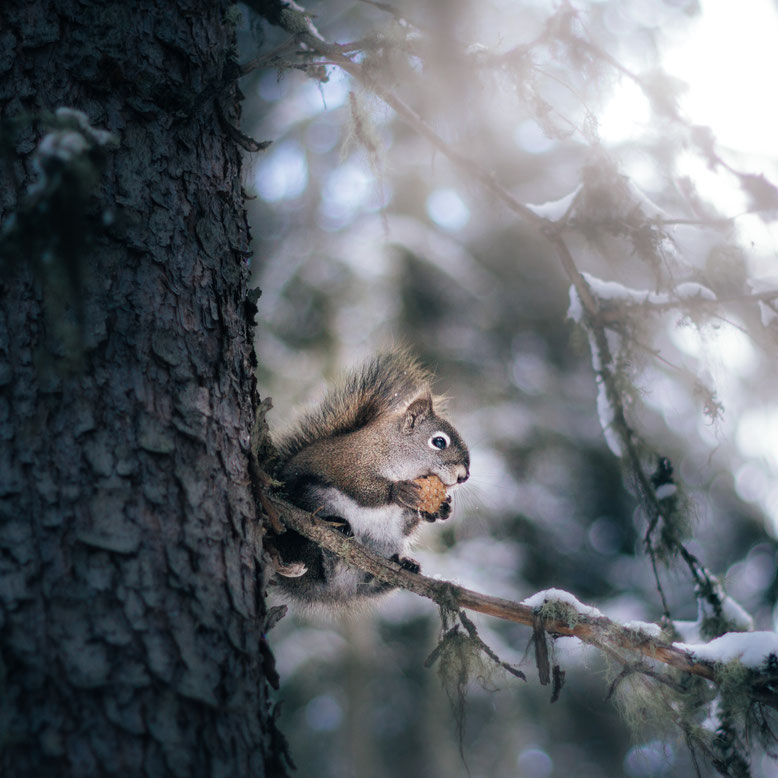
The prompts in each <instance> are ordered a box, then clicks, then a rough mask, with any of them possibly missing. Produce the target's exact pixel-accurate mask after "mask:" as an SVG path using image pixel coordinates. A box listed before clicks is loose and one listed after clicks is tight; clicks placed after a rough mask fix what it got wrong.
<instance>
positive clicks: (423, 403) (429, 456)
mask: <svg viewBox="0 0 778 778" xmlns="http://www.w3.org/2000/svg"><path fill="white" fill-rule="evenodd" d="M387 422H388V423H389V424H392V425H396V429H395V430H394V431H392V430H386V432H387V433H388V435H387V437H386V438H385V440H387V441H388V442H390V444H391V450H390V451H388V452H387V454H388V456H387V469H386V472H385V473H384V475H385V476H387V477H388V478H390V479H391V480H395V481H402V480H413V479H416V478H420V477H421V476H425V475H436V476H437V477H438V478H440V480H441V481H443V483H444V484H445V485H446V487H452V486H456V485H457V484H461V483H464V482H465V481H466V480H467V479H468V478H469V477H470V453H469V451H468V450H467V445H466V444H465V441H464V440H462V438H461V436H460V434H459V433H458V432H457V431H456V430H455V429H454V427H453V426H452V425H451V424H450V423H449V422H448V421H446V419H444V418H443V417H442V416H439V415H438V414H437V413H436V412H435V409H434V407H433V398H432V394H431V393H430V392H425V393H424V394H421V395H419V396H418V397H416V398H415V399H413V400H412V401H411V402H410V404H409V405H408V406H407V407H406V408H405V410H404V411H402V412H401V413H400V414H399V415H393V417H392V418H391V419H390V420H387ZM397 433H399V434H397Z"/></svg>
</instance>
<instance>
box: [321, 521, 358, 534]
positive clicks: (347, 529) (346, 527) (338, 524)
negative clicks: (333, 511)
mask: <svg viewBox="0 0 778 778" xmlns="http://www.w3.org/2000/svg"><path fill="white" fill-rule="evenodd" d="M323 520H324V521H326V522H327V524H329V525H330V527H332V529H336V530H337V531H338V532H342V533H343V534H344V535H345V536H346V537H347V538H353V537H354V530H352V529H351V525H350V524H349V523H348V522H347V521H346V520H345V519H341V518H340V517H339V516H332V517H327V518H324V517H323Z"/></svg>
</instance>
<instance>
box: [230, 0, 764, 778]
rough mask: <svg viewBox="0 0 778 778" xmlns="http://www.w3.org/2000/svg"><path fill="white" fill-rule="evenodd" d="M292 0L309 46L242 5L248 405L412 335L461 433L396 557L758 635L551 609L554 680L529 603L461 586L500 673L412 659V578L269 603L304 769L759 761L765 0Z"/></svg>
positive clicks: (502, 769) (527, 777) (738, 771)
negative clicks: (446, 504) (256, 366)
mask: <svg viewBox="0 0 778 778" xmlns="http://www.w3.org/2000/svg"><path fill="white" fill-rule="evenodd" d="M259 5H261V4H259ZM305 11H306V13H307V14H309V15H308V16H307V17H297V22H295V23H300V24H305V25H306V33H305V36H304V37H303V38H302V40H304V42H305V45H304V46H301V45H300V41H301V38H300V37H299V36H295V35H294V34H292V33H293V32H294V29H295V28H294V27H293V26H292V25H291V23H289V22H288V21H286V22H285V21H284V20H283V19H280V18H278V19H273V18H272V16H271V15H270V14H267V13H266V15H265V20H264V21H263V22H257V21H256V19H255V18H254V17H252V16H251V15H248V16H247V17H246V18H247V23H246V25H245V27H244V28H243V31H242V38H243V39H245V40H246V41H247V42H246V43H245V45H246V47H247V48H249V47H251V46H254V45H256V44H255V41H257V40H258V41H259V43H260V46H259V49H258V51H256V53H254V54H253V55H252V56H254V57H256V59H255V60H254V64H255V65H256V71H254V72H253V73H252V74H251V75H250V76H249V77H247V79H246V81H245V82H244V85H243V89H244V91H245V93H246V95H247V98H246V104H245V109H246V113H245V116H244V124H243V127H244V130H245V131H246V132H247V133H248V134H249V135H251V136H252V137H254V138H256V139H257V140H260V141H264V140H272V145H271V146H270V147H269V148H268V149H267V150H265V151H263V152H261V153H260V154H258V155H257V157H256V158H255V159H254V160H252V162H251V163H250V167H249V171H248V174H247V188H248V191H249V192H250V193H251V194H253V195H254V196H255V198H256V199H254V200H252V201H251V202H250V203H249V213H250V218H251V220H252V223H253V224H254V241H255V260H254V261H255V263H256V264H255V265H254V266H253V274H254V278H255V279H256V282H257V284H258V285H259V286H260V287H261V288H262V291H263V296H262V299H261V301H260V304H259V317H258V318H259V321H260V326H259V333H258V337H257V349H258V355H259V362H260V373H259V376H260V378H259V383H260V386H261V387H263V388H264V389H265V391H266V392H267V393H268V394H269V395H271V396H272V397H273V403H274V406H275V407H274V410H273V411H272V412H271V414H270V416H269V419H270V424H271V428H274V429H279V428H280V429H283V426H284V424H288V423H290V420H291V419H293V418H294V414H295V409H297V408H298V407H299V406H300V405H301V404H304V403H306V402H310V401H311V400H314V399H316V397H318V396H320V395H321V391H322V388H323V385H324V380H323V379H332V378H334V377H335V376H337V374H338V372H339V371H341V370H342V369H343V368H344V367H346V366H348V365H350V364H353V363H354V362H355V361H358V360H360V359H362V358H364V357H366V356H369V355H370V354H371V353H372V352H373V351H374V350H375V349H376V348H377V347H381V346H382V345H385V344H386V343H391V342H395V341H401V342H403V343H407V344H409V345H411V347H412V348H413V350H414V351H416V352H417V353H418V354H420V355H421V356H422V358H423V359H424V361H425V362H426V363H428V364H430V365H432V366H434V369H435V370H436V372H437V375H438V384H437V389H438V391H442V392H444V393H446V394H448V395H449V396H450V398H451V399H450V405H451V413H452V418H454V419H455V421H456V423H457V425H458V426H459V428H460V429H461V430H462V431H463V435H464V437H465V439H466V440H467V441H469V442H470V446H471V451H472V478H471V480H470V482H469V483H468V484H467V485H466V486H465V487H464V489H462V490H460V492H459V493H458V496H457V498H456V503H457V505H456V509H455V515H454V518H453V520H452V521H451V522H450V523H449V524H446V525H443V526H441V525H440V524H435V525H433V526H429V527H427V528H426V532H425V534H424V536H423V544H422V546H423V548H422V550H421V551H420V552H419V553H418V554H417V557H418V558H419V559H420V560H421V562H422V570H423V572H426V573H427V575H433V576H436V577H443V578H445V579H448V580H451V581H455V582H457V583H459V584H462V585H464V586H467V587H469V588H470V589H474V590H476V591H479V592H482V593H488V594H492V595H498V596H500V597H504V598H506V599H511V600H523V599H524V598H526V597H529V596H530V595H532V594H533V593H535V592H538V591H539V590H545V589H549V588H556V589H562V590H565V591H567V592H569V593H572V594H573V595H574V596H575V597H576V598H578V599H579V600H580V601H582V602H584V603H586V604H587V605H590V606H596V608H597V609H599V610H600V611H601V612H602V613H604V614H606V615H607V616H608V617H609V618H611V619H613V620H614V621H616V622H618V623H620V624H622V625H627V626H628V627H629V626H631V627H632V628H633V629H634V630H635V631H636V632H637V633H642V632H643V631H645V634H647V635H655V634H657V635H658V634H659V630H660V628H661V631H662V632H661V634H662V636H663V638H664V639H665V640H668V641H669V642H681V643H685V644H700V643H708V642H709V641H711V640H712V639H714V638H716V637H718V636H720V635H722V634H724V633H731V632H743V631H748V632H750V631H753V630H755V631H757V632H759V634H749V635H748V638H747V639H746V640H743V641H742V642H741V641H740V640H738V639H736V638H734V636H732V635H730V637H729V638H727V639H723V640H722V641H720V642H718V643H717V642H715V641H714V642H713V643H710V644H709V646H708V647H707V648H705V649H700V651H699V653H698V656H699V657H705V658H706V659H710V660H711V661H713V662H714V663H716V666H717V667H718V668H719V670H717V672H718V673H720V675H719V676H717V681H716V682H715V683H714V684H711V683H710V682H709V681H704V680H701V679H700V678H695V677H692V676H686V677H684V673H683V672H679V671H675V670H667V669H666V668H664V667H662V665H661V663H658V662H653V661H651V659H649V658H646V657H643V658H641V657H640V656H639V655H637V654H635V653H634V652H632V653H631V652H629V651H624V650H620V649H615V650H614V649H612V648H610V647H608V646H607V644H605V645H603V646H600V647H595V646H592V645H585V644H583V643H581V642H580V641H579V640H577V639H576V638H572V637H558V638H556V639H555V640H552V641H550V645H549V651H550V652H551V654H552V658H551V664H552V665H557V666H558V667H559V668H561V670H562V671H563V672H564V673H565V675H564V679H565V683H564V686H563V688H561V690H559V691H558V692H557V691H554V692H553V696H554V698H556V699H555V701H554V702H553V704H551V703H550V699H551V697H552V687H551V686H544V685H541V684H540V683H539V680H538V671H537V669H536V667H535V663H536V654H535V648H534V646H533V642H532V641H533V635H532V630H531V629H530V628H527V627H526V626H518V625H516V624H512V623H510V622H508V621H500V620H498V619H494V618H491V617H489V616H482V615H480V614H472V613H471V614H469V615H470V616H472V619H473V621H474V623H475V625H476V626H477V630H478V636H479V637H480V639H482V640H483V641H484V642H485V643H486V644H487V645H488V646H489V647H490V648H491V649H492V650H493V651H494V652H495V653H496V654H497V656H499V658H500V659H501V660H503V661H505V662H509V663H511V664H514V665H516V666H518V667H519V668H521V669H522V670H523V671H524V673H525V674H526V676H527V681H526V683H525V682H523V681H520V680H517V679H516V678H514V677H512V676H511V675H510V674H508V673H506V672H504V671H502V670H500V668H498V667H497V666H495V665H494V663H493V662H492V661H491V660H490V659H489V658H488V657H485V656H484V655H483V654H482V655H481V656H480V657H479V656H477V654H478V652H477V651H476V652H472V654H471V653H468V652H467V651H466V650H464V651H463V653H462V654H461V655H458V656H449V657H448V659H447V660H446V661H448V662H449V664H450V666H449V667H440V666H437V671H438V672H436V665H435V664H433V665H432V667H430V668H425V659H426V658H427V657H428V655H429V654H430V653H431V652H432V650H433V648H434V647H435V646H436V644H437V643H438V641H439V640H440V639H441V636H442V634H443V632H442V630H441V620H440V615H439V613H438V612H437V609H436V608H435V607H434V606H432V607H430V606H431V604H430V603H429V602H428V601H425V600H422V599H421V598H419V597H417V596H415V595H412V594H410V593H407V592H402V593H396V594H394V595H391V596H389V597H387V598H385V600H384V601H383V602H382V603H381V604H380V605H379V606H378V607H376V608H375V611H374V612H373V613H372V614H369V615H361V616H359V617H358V618H349V619H340V620H339V619H335V620H333V619H332V618H326V617H325V618H315V617H314V618H312V617H310V616H303V617H299V616H298V615H296V614H293V615H292V616H289V617H287V618H286V619H284V620H283V621H282V622H281V623H280V624H279V626H278V627H276V628H275V631H274V633H272V635H271V643H272V645H273V648H274V651H275V653H276V657H277V661H278V665H279V673H280V676H281V679H282V687H281V693H280V696H281V697H282V698H283V700H284V702H283V714H282V718H281V722H282V723H281V727H282V729H283V730H284V731H285V732H286V734H287V736H288V737H289V738H290V741H291V745H292V754H293V758H294V759H295V761H296V763H297V765H298V767H299V769H300V772H301V774H305V775H312V774H317V775H332V776H336V775H353V776H384V775H386V776H388V775H392V774H398V773H399V774H405V775H419V776H421V775H425V776H452V775H467V774H468V771H469V774H470V775H472V776H522V777H523V778H545V776H552V775H571V774H574V775H578V776H592V778H593V777H594V776H617V775H619V776H620V775H624V776H629V777H630V778H646V777H648V776H688V775H694V774H695V771H697V772H698V773H699V774H701V775H710V774H715V773H716V771H717V770H718V772H720V773H722V774H726V775H749V774H750V775H754V776H774V775H778V763H776V762H774V761H773V759H772V757H771V754H774V753H775V751H776V743H775V741H774V737H773V733H774V731H775V730H774V724H772V723H771V721H770V713H769V712H768V711H769V707H770V706H769V705H762V704H761V703H760V702H759V701H758V700H757V699H756V698H755V697H753V696H750V695H749V693H748V692H747V690H746V687H745V686H743V685H742V684H744V683H745V684H746V685H747V684H748V683H749V682H750V681H751V680H753V679H754V677H755V675H753V674H762V673H764V674H763V675H762V676H761V678H762V680H761V681H760V682H759V683H760V684H764V685H763V686H761V687H760V688H762V689H763V690H765V691H766V690H768V689H769V690H771V692H770V693H771V694H772V693H774V690H775V686H774V684H775V680H776V677H775V668H776V666H777V665H776V653H775V652H776V649H778V638H776V636H775V634H774V633H773V630H774V629H775V627H776V621H775V619H776V611H775V606H776V596H777V595H778V580H777V579H776V545H775V537H776V532H777V531H778V486H777V485H776V484H777V483H778V481H776V469H777V468H778V450H777V449H776V440H778V426H777V424H778V415H776V413H777V408H776V406H775V404H774V389H773V387H775V386H776V383H775V382H776V361H775V358H774V354H775V351H774V349H775V345H776V326H777V325H776V322H778V315H777V313H776V311H777V309H776V307H775V306H776V305H777V304H778V296H777V292H776V290H778V273H777V272H776V270H777V269H778V268H777V267H776V243H775V236H776V234H775V232H774V229H775V219H776V216H778V190H776V188H775V184H776V183H778V166H776V160H775V152H776V148H775V137H776V134H775V130H776V124H775V123H776V120H778V114H776V111H775V108H774V106H773V105H772V102H771V100H770V99H769V97H768V95H769V92H770V87H769V79H770V75H769V74H770V73H771V72H774V70H773V68H774V67H775V65H776V62H775V54H774V52H773V49H774V47H773V46H772V44H771V43H770V42H769V41H770V36H772V35H773V34H774V33H776V32H778V14H776V10H775V7H774V6H772V5H771V4H769V3H767V2H763V3H762V2H755V1H754V2H749V3H747V4H745V5H738V6H737V7H735V5H734V4H732V5H727V4H723V3H715V2H706V3H697V2H684V1H683V0H676V1H673V2H671V1H670V0H664V2H662V1H660V0H655V1H654V2H642V1H638V0H636V1H634V2H632V1H631V2H610V1H609V0H604V1H603V2H581V3H566V2H546V1H543V0H536V1H534V2H518V1H517V2H505V0H494V2H479V3H475V2H469V1H467V0H458V1H457V2H450V1H449V2H429V3H403V2H397V3H379V2H371V1H370V0H366V1H365V2H357V3H354V2H350V1H348V2H321V3H311V4H308V5H306V7H305ZM252 19H253V20H252ZM303 20H304V21H303ZM268 21H271V22H274V25H269V24H268V23H267V22H268ZM768 31H769V32H768ZM246 58H249V55H246ZM271 591H272V588H271ZM542 601H543V600H542V598H541V599H540V602H541V603H542ZM456 621H457V619H456V616H454V617H453V620H452V622H451V623H448V624H446V627H447V628H448V629H451V628H452V626H453V623H454V622H456ZM641 622H650V623H651V624H652V625H653V624H656V625H658V626H656V627H654V626H650V627H649V626H647V625H645V624H641ZM459 630H461V631H462V632H463V633H464V631H465V630H464V627H463V626H462V625H461V624H460V626H459ZM452 653H454V654H455V653H456V652H452ZM440 661H442V660H440ZM457 662H459V664H457ZM768 667H769V668H770V669H769V670H767V668H768ZM438 675H440V678H439V677H437V676H438ZM461 695H464V702H463V701H462V697H461ZM771 728H772V729H771Z"/></svg>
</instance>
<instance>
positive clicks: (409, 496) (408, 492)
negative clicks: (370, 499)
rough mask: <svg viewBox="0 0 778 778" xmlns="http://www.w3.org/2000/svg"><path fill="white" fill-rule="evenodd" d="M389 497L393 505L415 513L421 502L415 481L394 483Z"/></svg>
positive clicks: (419, 489) (419, 491) (419, 488)
mask: <svg viewBox="0 0 778 778" xmlns="http://www.w3.org/2000/svg"><path fill="white" fill-rule="evenodd" d="M389 496H390V498H391V500H392V502H393V503H396V504H397V505H401V506H402V507H403V508H411V509H412V510H414V511H415V510H417V509H418V508H419V503H420V502H421V486H419V484H417V483H416V482H415V481H395V482H394V483H393V484H392V486H391V491H390V494H389Z"/></svg>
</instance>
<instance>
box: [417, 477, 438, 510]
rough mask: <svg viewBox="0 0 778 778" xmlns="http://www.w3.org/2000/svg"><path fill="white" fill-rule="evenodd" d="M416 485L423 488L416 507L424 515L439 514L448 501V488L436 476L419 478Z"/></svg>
mask: <svg viewBox="0 0 778 778" xmlns="http://www.w3.org/2000/svg"><path fill="white" fill-rule="evenodd" d="M414 483H417V484H418V485H419V486H420V487H421V493H420V494H419V503H418V505H417V506H416V507H417V508H418V509H419V510H420V511H423V512H424V513H432V514H435V513H437V512H438V511H439V510H440V506H441V505H442V504H443V503H444V502H445V500H446V486H445V484H444V483H443V481H441V480H440V478H438V477H437V476H436V475H425V476H422V477H421V478H417V479H416V480H415V481H414Z"/></svg>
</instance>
